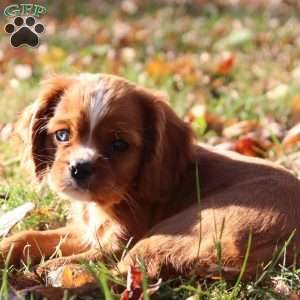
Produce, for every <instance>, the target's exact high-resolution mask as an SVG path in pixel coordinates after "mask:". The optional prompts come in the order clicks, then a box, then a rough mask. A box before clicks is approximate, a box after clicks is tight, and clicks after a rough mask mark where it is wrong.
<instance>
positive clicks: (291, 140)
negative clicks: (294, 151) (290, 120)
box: [282, 123, 300, 149]
mask: <svg viewBox="0 0 300 300" xmlns="http://www.w3.org/2000/svg"><path fill="white" fill-rule="evenodd" d="M299 142H300V123H299V124H297V125H295V126H294V127H292V128H291V129H290V130H289V131H288V132H287V134H286V136H285V138H284V139H283V141H282V144H283V146H284V148H286V149H290V148H291V147H293V146H295V145H296V144H298V143H299Z"/></svg>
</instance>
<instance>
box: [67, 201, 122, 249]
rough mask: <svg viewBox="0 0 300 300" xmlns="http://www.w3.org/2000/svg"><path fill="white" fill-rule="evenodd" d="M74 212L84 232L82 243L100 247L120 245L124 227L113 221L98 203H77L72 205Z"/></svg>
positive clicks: (74, 217) (75, 220)
mask: <svg viewBox="0 0 300 300" xmlns="http://www.w3.org/2000/svg"><path fill="white" fill-rule="evenodd" d="M72 214H73V220H74V222H75V224H78V226H79V227H80V228H79V230H80V231H81V232H82V243H84V244H87V245H89V246H91V247H99V248H100V247H101V248H103V247H111V248H112V249H115V248H117V247H118V244H119V241H118V239H119V237H120V236H121V235H122V228H121V227H120V225H118V224H116V223H114V222H112V221H111V220H110V218H109V217H108V216H107V214H106V213H105V212H104V211H103V210H102V209H101V208H100V207H99V206H97V204H96V203H80V202H79V203H75V204H74V205H72ZM112 249H111V250H112Z"/></svg>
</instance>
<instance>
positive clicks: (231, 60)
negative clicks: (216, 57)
mask: <svg viewBox="0 0 300 300" xmlns="http://www.w3.org/2000/svg"><path fill="white" fill-rule="evenodd" d="M235 60H236V59H235V56H234V55H230V56H228V57H227V58H226V59H224V60H223V61H222V62H220V63H219V65H218V67H217V72H218V73H219V74H221V75H227V74H228V73H230V71H231V70H232V68H233V66H234V64H235Z"/></svg>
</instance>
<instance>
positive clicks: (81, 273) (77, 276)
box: [46, 264, 95, 288]
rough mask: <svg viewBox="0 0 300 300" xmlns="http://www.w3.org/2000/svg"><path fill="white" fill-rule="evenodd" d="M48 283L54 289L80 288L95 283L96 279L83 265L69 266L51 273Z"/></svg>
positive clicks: (48, 276)
mask: <svg viewBox="0 0 300 300" xmlns="http://www.w3.org/2000/svg"><path fill="white" fill-rule="evenodd" d="M46 282H47V285H50V286H52V287H64V288H78V287H81V286H85V285H86V284H89V283H93V282H95V279H94V277H93V276H92V274H91V273H90V272H89V271H87V270H86V269H85V268H84V267H82V266H81V265H78V264H68V265H65V266H62V267H59V268H57V269H56V270H54V271H51V272H49V274H48V275H47V279H46Z"/></svg>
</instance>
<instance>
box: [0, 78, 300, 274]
mask: <svg viewBox="0 0 300 300" xmlns="http://www.w3.org/2000/svg"><path fill="white" fill-rule="evenodd" d="M20 124H21V125H20V128H22V129H23V132H21V136H22V138H23V140H24V142H25V144H27V145H28V147H29V149H30V157H31V159H32V161H33V163H34V167H35V174H36V177H37V178H38V179H39V180H47V181H48V182H49V184H50V187H51V188H52V189H54V190H55V191H56V192H58V193H59V194H60V195H62V196H63V197H66V198H68V199H70V200H71V203H72V212H73V223H71V224H70V225H68V226H66V227H64V228H61V229H57V230H48V231H44V232H39V231H26V232H21V233H18V234H15V235H13V236H11V237H8V238H6V239H4V240H3V241H2V242H1V243H0V251H1V253H3V254H4V257H5V255H6V253H7V251H8V249H9V247H10V246H11V244H12V243H14V245H15V246H14V249H13V253H12V256H11V260H10V262H11V263H14V264H17V263H19V262H20V260H21V259H25V255H30V257H31V259H32V260H33V261H35V262H38V261H39V260H40V258H41V257H42V256H46V257H50V256H51V255H52V254H53V252H54V251H55V249H56V247H57V245H59V246H60V250H61V253H62V255H63V256H62V257H61V258H56V259H52V260H49V261H48V262H47V263H46V265H45V268H51V267H56V266H58V265H61V264H66V263H71V262H72V263H73V262H78V261H80V260H82V259H86V260H90V259H91V260H102V261H105V262H108V263H109V262H110V261H108V260H107V254H111V253H112V252H115V253H116V255H117V256H118V257H119V258H120V257H121V255H122V251H123V249H124V246H125V245H126V243H127V242H128V240H129V239H130V238H132V241H131V244H130V250H129V252H128V253H127V255H126V256H125V257H123V258H122V260H121V261H120V262H119V263H118V265H117V266H112V268H115V267H117V268H118V269H119V270H120V271H121V272H122V273H123V272H126V271H127V269H128V266H129V265H131V264H133V263H135V262H136V260H137V259H138V257H142V258H143V259H144V261H145V264H146V267H147V271H148V274H149V276H150V277H156V276H159V275H160V276H164V277H170V276H173V275H175V274H182V275H188V274H189V273H192V272H193V273H196V274H198V275H201V276H210V275H213V274H216V273H218V269H219V268H218V264H219V262H218V257H217V251H216V240H217V239H220V242H221V247H222V253H221V265H222V271H223V274H224V275H225V276H226V275H228V276H235V275H236V274H238V273H239V270H240V267H241V264H242V262H243V260H244V256H245V251H246V244H247V241H248V238H249V234H250V232H251V234H252V245H251V253H250V257H249V261H248V267H247V274H248V275H250V276H251V275H253V274H255V272H256V271H257V270H259V266H261V265H262V264H266V263H268V261H269V260H270V259H271V258H272V254H273V251H274V249H275V248H276V247H281V246H283V245H284V242H285V241H286V240H287V239H288V237H289V236H290V235H291V233H292V232H293V230H294V229H296V230H297V231H296V234H295V236H294V237H293V239H292V242H291V244H290V245H289V247H288V249H287V253H286V260H287V262H288V263H291V262H292V261H293V259H294V255H295V253H296V252H295V251H298V249H299V246H300V240H299V234H298V231H299V229H300V222H299V216H300V203H299V201H300V200H299V197H300V196H299V195H300V184H299V181H298V180H297V179H296V178H295V177H294V176H292V175H291V174H290V173H288V172H287V171H286V170H284V169H283V168H280V167H278V166H276V165H274V164H272V163H270V162H266V161H264V160H260V159H253V158H251V159H250V158H247V157H243V156H241V155H238V154H235V153H231V152H228V153H225V152H224V153H221V152H217V151H215V150H214V149H209V148H208V147H206V146H199V145H197V143H196V142H195V140H194V138H193V133H192V131H191V129H190V127H189V126H188V125H187V124H186V123H184V122H183V121H182V120H180V119H179V118H178V117H177V116H176V114H175V113H174V112H173V111H172V109H171V108H170V107H169V106H168V105H167V104H166V103H165V102H164V101H163V99H161V96H159V95H157V94H155V93H153V92H151V91H148V90H146V89H144V88H141V87H138V86H136V85H134V84H132V83H130V82H128V81H126V80H124V79H121V78H118V77H115V76H111V75H104V74H99V75H81V76H74V77H72V76H70V77H67V76H59V77H54V78H52V79H51V80H49V81H48V82H47V83H46V85H45V87H44V88H43V90H42V93H41V95H40V96H39V99H38V100H37V101H36V102H35V103H34V104H32V106H30V107H29V108H28V109H27V110H26V111H25V114H24V115H23V117H22V118H21V120H20ZM63 128H68V129H69V131H70V135H71V137H70V140H69V141H68V142H67V143H63V144H60V143H58V142H57V141H55V140H54V137H53V136H54V134H55V132H57V130H60V129H63ZM24 129H25V130H24ZM116 138H122V139H124V140H126V141H127V143H128V144H129V148H128V150H126V151H125V152H122V153H115V152H113V151H112V150H111V143H112V141H113V140H114V139H116ZM83 158H84V159H87V160H90V161H91V162H92V164H93V174H92V176H91V177H90V178H89V179H88V181H87V182H83V183H80V185H78V184H77V183H74V180H73V179H72V178H71V177H70V174H69V173H70V172H69V165H70V162H71V161H73V160H75V161H76V160H78V159H83ZM197 173H198V175H199V176H198V178H197V177H196V174H197ZM196 180H199V184H200V195H201V197H200V198H201V199H200V207H199V201H198V200H199V199H198V197H197V187H196ZM26 244H28V245H30V247H27V248H26V249H27V253H23V249H24V246H25V245H26Z"/></svg>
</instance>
